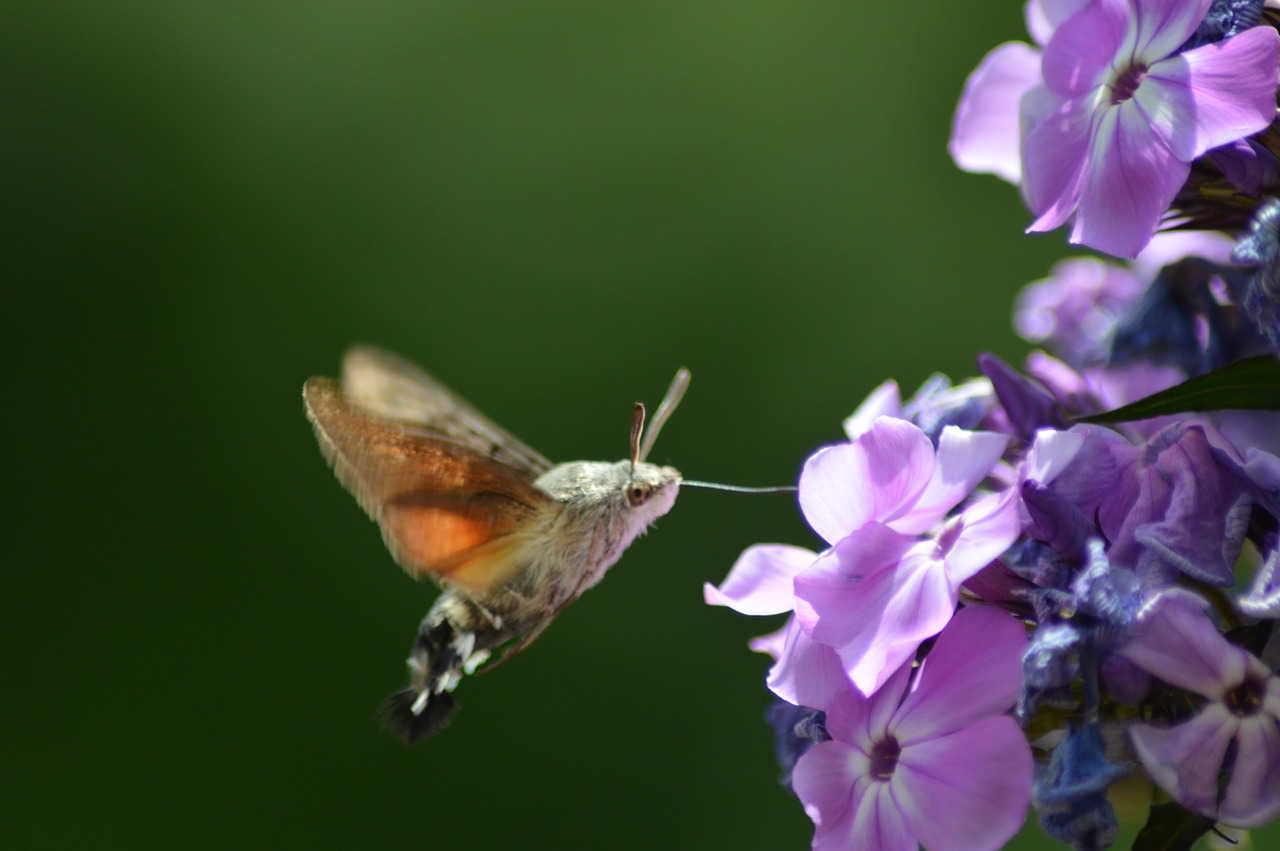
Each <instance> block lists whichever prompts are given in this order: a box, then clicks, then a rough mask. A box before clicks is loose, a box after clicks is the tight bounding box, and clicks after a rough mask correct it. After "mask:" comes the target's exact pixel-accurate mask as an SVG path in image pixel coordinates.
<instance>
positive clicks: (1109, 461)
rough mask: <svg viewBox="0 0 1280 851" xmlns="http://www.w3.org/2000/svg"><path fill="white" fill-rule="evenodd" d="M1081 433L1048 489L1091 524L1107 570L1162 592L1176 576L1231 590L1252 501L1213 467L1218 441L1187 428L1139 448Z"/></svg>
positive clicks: (1100, 431)
mask: <svg viewBox="0 0 1280 851" xmlns="http://www.w3.org/2000/svg"><path fill="white" fill-rule="evenodd" d="M1081 428H1082V430H1083V432H1084V433H1085V434H1086V435H1087V437H1086V439H1085V442H1084V446H1083V447H1082V448H1081V450H1080V454H1079V455H1078V456H1077V457H1076V460H1075V462H1074V463H1072V464H1071V466H1070V467H1068V468H1067V470H1066V471H1065V472H1063V473H1062V475H1060V476H1059V477H1058V479H1057V481H1055V482H1054V485H1053V489H1054V490H1055V491H1057V492H1058V493H1059V494H1060V495H1062V496H1064V497H1066V498H1067V499H1068V500H1069V501H1070V502H1072V503H1073V504H1075V506H1076V507H1077V508H1079V509H1080V510H1081V511H1082V512H1083V513H1084V515H1085V516H1086V517H1091V518H1096V519H1097V522H1098V524H1099V531H1100V532H1101V533H1102V534H1103V536H1104V537H1105V538H1106V539H1107V541H1109V542H1110V546H1109V549H1108V551H1107V555H1108V558H1109V559H1110V561H1111V563H1112V564H1115V565H1118V566H1122V567H1127V568H1129V569H1131V570H1136V571H1137V572H1138V575H1139V576H1140V577H1141V578H1142V581H1143V584H1144V586H1145V587H1153V586H1154V587H1159V586H1163V585H1167V584H1168V583H1170V582H1171V581H1172V580H1173V578H1174V577H1175V575H1176V573H1175V571H1181V572H1182V573H1184V574H1186V575H1187V576H1190V577H1192V578H1194V579H1198V580H1200V581H1202V582H1208V583H1210V584H1212V585H1219V586H1230V585H1233V584H1234V583H1235V574H1234V572H1233V567H1234V565H1235V561H1236V558H1237V557H1238V556H1239V554H1240V549H1241V546H1242V545H1243V543H1244V535H1245V532H1246V531H1247V527H1248V522H1249V511H1250V508H1251V506H1252V499H1251V497H1250V489H1249V487H1248V484H1247V483H1246V482H1244V481H1242V480H1241V478H1240V477H1239V476H1238V475H1237V474H1236V471H1235V470H1233V469H1231V468H1230V467H1228V466H1224V465H1222V464H1221V463H1219V461H1218V460H1217V457H1216V455H1215V451H1214V447H1215V444H1218V445H1225V444H1226V441H1225V439H1223V438H1222V437H1221V436H1220V435H1217V434H1216V432H1214V430H1213V429H1212V428H1211V427H1209V426H1207V425H1203V424H1197V423H1193V422H1179V423H1175V424H1173V425H1171V426H1169V427H1167V428H1165V429H1163V430H1162V431H1161V432H1160V433H1158V434H1157V435H1155V436H1154V437H1153V438H1152V439H1151V440H1150V441H1149V442H1147V443H1146V444H1144V445H1138V446H1134V445H1132V444H1130V443H1129V441H1128V440H1126V439H1125V438H1124V437H1122V436H1121V435H1119V434H1117V433H1116V432H1114V431H1111V430H1109V429H1105V428H1098V427H1094V426H1083V427H1081Z"/></svg>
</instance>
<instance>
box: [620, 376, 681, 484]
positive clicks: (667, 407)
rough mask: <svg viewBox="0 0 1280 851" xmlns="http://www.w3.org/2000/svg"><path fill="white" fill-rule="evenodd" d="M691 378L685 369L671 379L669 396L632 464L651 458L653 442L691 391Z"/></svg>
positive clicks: (634, 456)
mask: <svg viewBox="0 0 1280 851" xmlns="http://www.w3.org/2000/svg"><path fill="white" fill-rule="evenodd" d="M690 377H691V376H690V375H689V370H687V369H685V368H684V367H680V369H678V370H677V371H676V377H675V378H673V379H671V386H670V387H668V388H667V395H666V396H663V397H662V404H661V405H659V406H658V412H657V413H656V414H654V415H653V424H652V425H650V426H649V433H648V434H646V435H645V436H644V443H642V444H640V454H639V455H635V454H634V453H633V454H632V456H631V457H632V463H640V462H643V461H644V459H646V458H648V457H649V450H650V449H652V448H653V442H654V441H655V440H657V439H658V432H660V431H662V426H663V424H664V423H666V421H667V420H668V419H669V418H670V417H671V414H672V412H673V411H675V409H676V405H679V404H680V400H681V399H683V398H684V391H686V390H688V389H689V378H690ZM633 445H634V444H633Z"/></svg>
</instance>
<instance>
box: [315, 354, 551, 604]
mask: <svg viewBox="0 0 1280 851" xmlns="http://www.w3.org/2000/svg"><path fill="white" fill-rule="evenodd" d="M303 396H304V398H305V400H306V405H307V414H308V416H309V417H310V418H311V422H312V424H313V425H314V426H315V429H316V434H317V436H318V437H319V438H320V446H321V449H322V450H323V451H324V454H325V457H326V458H328V459H329V462H330V463H331V464H332V465H333V468H334V472H335V473H337V475H338V480H339V481H341V482H342V484H343V485H344V486H345V487H346V488H347V490H349V491H351V493H352V494H353V495H354V496H355V498H356V500H357V501H358V502H359V503H360V505H361V506H362V507H363V508H364V509H365V511H366V512H368V514H369V516H370V517H371V518H373V519H374V520H376V521H377V522H378V524H379V525H380V526H381V527H382V537H383V540H384V541H386V544H387V548H388V549H390V550H391V554H392V555H393V556H394V557H395V559H396V561H397V562H398V563H399V564H400V566H401V567H403V568H404V569H405V571H406V572H408V573H409V574H410V575H412V576H414V577H416V578H423V577H427V576H429V577H431V578H433V579H439V580H443V581H446V582H448V583H450V584H454V585H460V586H463V587H464V588H465V589H467V590H470V591H473V592H483V591H484V590H487V589H488V588H490V587H492V586H493V585H495V584H498V583H500V582H503V581H505V580H506V579H508V578H510V577H511V576H512V575H514V574H515V573H516V572H518V571H519V570H520V568H521V567H522V566H523V562H524V554H525V545H526V543H527V541H528V540H529V539H528V538H527V537H526V536H524V535H521V534H519V533H520V530H521V529H522V528H524V527H525V526H526V525H527V524H528V523H529V522H531V521H533V520H534V519H535V518H536V517H537V516H538V514H539V511H540V510H541V509H543V508H545V507H547V506H549V505H550V504H552V503H553V502H554V501H553V500H552V499H551V497H550V496H548V495H547V494H546V493H545V492H544V491H542V490H539V489H538V488H537V487H536V486H535V485H534V484H533V482H532V481H531V480H530V479H529V477H528V475H527V474H525V473H523V472H521V471H517V470H516V469H514V468H512V467H510V466H508V465H505V464H502V463H500V462H498V461H495V460H493V459H491V458H488V457H486V456H484V455H482V454H480V453H479V452H476V451H475V450H473V449H471V448H469V447H467V446H464V445H462V444H460V443H458V442H457V441H455V440H452V439H450V438H449V436H447V435H439V434H433V433H430V432H427V431H424V430H422V429H420V428H415V427H413V426H411V425H405V424H402V423H396V422H391V421H388V420H385V419H382V418H380V417H378V416H375V415H372V414H370V413H368V412H366V411H364V410H363V409H361V408H359V407H357V406H355V405H353V404H352V403H351V402H349V401H348V400H347V399H346V398H345V397H344V396H343V394H342V390H341V387H340V385H339V384H338V382H336V381H333V380H332V379H326V378H313V379H311V380H310V381H308V382H307V383H306V386H305V387H304V388H303Z"/></svg>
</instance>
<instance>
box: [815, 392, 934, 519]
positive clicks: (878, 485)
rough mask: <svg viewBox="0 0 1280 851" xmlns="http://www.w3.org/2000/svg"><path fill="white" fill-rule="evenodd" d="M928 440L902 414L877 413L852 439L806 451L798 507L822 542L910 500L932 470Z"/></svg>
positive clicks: (888, 516) (898, 510)
mask: <svg viewBox="0 0 1280 851" xmlns="http://www.w3.org/2000/svg"><path fill="white" fill-rule="evenodd" d="M933 468H934V455H933V444H931V443H930V442H929V438H928V437H926V436H925V434H924V432H922V431H921V430H920V429H918V428H916V427H915V426H914V425H912V424H911V423H909V422H907V421H905V420H899V419H894V418H892V417H881V418H880V419H878V420H876V421H875V423H874V424H873V425H872V426H871V428H870V429H868V430H867V431H866V433H865V434H863V435H862V436H861V437H859V438H858V439H857V440H856V441H854V442H852V443H842V444H836V445H835V446H828V447H825V448H823V449H820V450H818V451H817V452H816V453H814V454H813V455H811V456H809V460H808V461H806V462H805V465H804V470H803V471H801V473H800V509H801V511H803V512H804V516H805V519H806V520H808V521H809V525H810V526H811V527H813V531H815V532H817V533H818V534H819V535H821V536H822V537H823V538H824V539H826V541H827V543H829V544H834V543H836V542H837V541H839V540H841V539H842V538H844V537H845V536H846V535H848V534H849V533H851V532H854V531H856V530H858V529H860V528H862V527H863V526H864V525H866V524H867V523H869V522H870V521H872V520H878V521H881V522H884V521H886V520H890V519H893V518H894V517H896V516H898V514H900V513H901V512H902V511H903V510H904V509H909V508H910V507H911V506H912V505H914V504H915V501H916V500H917V499H918V498H919V496H920V493H921V492H922V491H923V490H924V488H925V486H926V485H927V484H928V483H929V478H930V477H931V476H932V475H933Z"/></svg>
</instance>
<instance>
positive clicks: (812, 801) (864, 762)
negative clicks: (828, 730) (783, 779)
mask: <svg viewBox="0 0 1280 851" xmlns="http://www.w3.org/2000/svg"><path fill="white" fill-rule="evenodd" d="M869 767H870V761H869V760H868V759H867V756H866V755H865V754H863V753H862V752H860V751H858V750H856V749H855V748H852V747H850V746H849V745H847V744H845V743H844V742H838V741H834V740H833V741H829V742H823V743H821V744H819V745H817V746H815V747H813V748H810V749H809V750H808V751H807V752H806V753H805V754H804V755H803V756H802V757H800V759H799V761H797V762H796V765H795V768H794V769H793V770H792V772H791V787H792V788H793V789H795V792H796V797H798V798H799V799H800V802H801V803H802V804H804V811H805V813H806V814H807V815H808V816H809V818H811V819H813V823H814V825H815V826H816V827H817V833H816V835H815V836H814V847H815V848H816V847H818V842H819V840H825V841H827V842H829V843H831V844H833V845H834V844H835V842H837V841H839V837H840V836H841V835H843V838H844V843H845V845H846V846H848V845H849V843H850V842H852V840H853V836H852V827H853V815H854V807H853V787H854V784H855V783H856V782H857V780H858V778H859V777H864V776H866V774H867V771H868V769H869Z"/></svg>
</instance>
